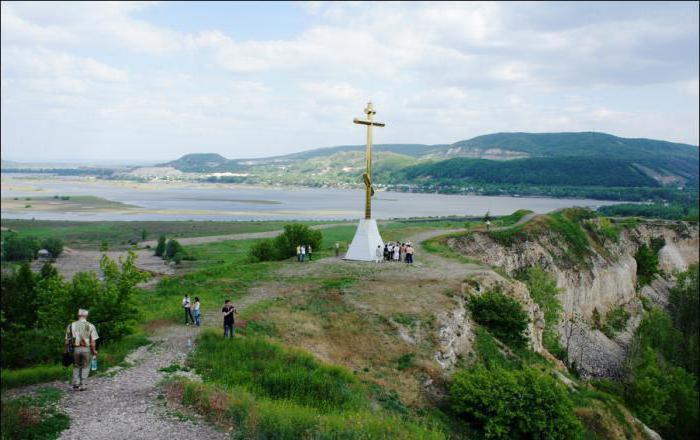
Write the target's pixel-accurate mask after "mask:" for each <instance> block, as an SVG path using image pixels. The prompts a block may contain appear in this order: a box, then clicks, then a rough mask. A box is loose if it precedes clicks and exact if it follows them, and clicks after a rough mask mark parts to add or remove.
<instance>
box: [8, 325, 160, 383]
mask: <svg viewBox="0 0 700 440" xmlns="http://www.w3.org/2000/svg"><path fill="white" fill-rule="evenodd" d="M149 343H150V341H149V339H148V338H147V337H146V335H144V334H143V333H136V334H133V335H128V336H125V337H123V338H122V339H120V340H118V341H115V342H113V343H111V344H107V345H105V346H104V347H98V351H99V355H98V358H97V359H98V361H99V373H104V372H106V371H107V370H108V369H109V368H111V367H114V366H117V365H120V366H124V365H125V364H124V358H126V356H127V355H128V354H129V353H131V352H132V351H133V350H135V349H136V348H138V347H140V346H142V345H147V344H149ZM71 371H72V369H71V367H64V366H63V365H60V364H42V365H35V366H32V367H27V368H20V369H17V370H7V369H2V370H1V371H0V375H1V376H2V389H10V388H16V387H20V386H25V385H33V384H36V383H42V382H51V381H54V380H61V381H66V380H69V379H70V375H71Z"/></svg>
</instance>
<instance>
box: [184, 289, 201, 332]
mask: <svg viewBox="0 0 700 440" xmlns="http://www.w3.org/2000/svg"><path fill="white" fill-rule="evenodd" d="M201 305H202V304H201V302H200V301H199V297H198V296H195V297H194V304H192V302H191V301H190V296H189V295H185V297H184V298H182V307H183V308H184V309H185V325H190V323H189V321H188V319H189V320H190V321H192V324H194V325H195V326H197V327H199V326H200V325H202V312H201V311H200V307H201ZM192 311H194V316H193V314H192Z"/></svg>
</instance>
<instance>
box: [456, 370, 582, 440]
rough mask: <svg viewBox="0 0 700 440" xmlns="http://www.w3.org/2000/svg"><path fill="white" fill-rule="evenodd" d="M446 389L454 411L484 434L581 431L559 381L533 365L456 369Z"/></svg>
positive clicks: (572, 434) (558, 435)
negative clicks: (531, 366)
mask: <svg viewBox="0 0 700 440" xmlns="http://www.w3.org/2000/svg"><path fill="white" fill-rule="evenodd" d="M449 393H450V401H451V407H452V410H453V411H454V412H455V414H456V415H457V416H458V417H459V418H461V419H462V420H464V421H465V422H467V423H468V424H470V425H471V426H472V427H473V428H475V429H478V430H479V431H480V432H481V433H482V434H483V437H485V438H487V439H512V438H537V439H569V438H576V437H577V435H579V434H580V433H581V432H582V427H581V424H580V422H579V421H578V420H577V419H576V417H575V416H574V413H573V403H572V402H571V399H570V398H569V396H568V394H567V392H566V390H565V389H564V388H563V386H562V385H561V384H560V383H559V382H557V381H556V380H555V379H554V378H552V377H551V376H548V375H546V374H545V373H541V372H539V371H537V370H535V369H532V368H524V369H523V370H515V371H511V370H506V369H504V368H501V367H498V366H496V365H493V366H491V367H490V368H486V367H484V366H481V365H479V366H477V367H475V368H473V369H470V370H463V371H459V372H457V373H456V374H455V375H454V376H453V380H452V384H451V385H450V391H449Z"/></svg>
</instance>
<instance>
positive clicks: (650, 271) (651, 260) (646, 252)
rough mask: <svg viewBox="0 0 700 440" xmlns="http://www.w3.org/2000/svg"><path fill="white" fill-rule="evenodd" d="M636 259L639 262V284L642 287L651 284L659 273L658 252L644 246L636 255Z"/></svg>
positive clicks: (640, 247)
mask: <svg viewBox="0 0 700 440" xmlns="http://www.w3.org/2000/svg"><path fill="white" fill-rule="evenodd" d="M634 259H635V260H636V261H637V284H638V285H639V286H640V287H641V286H645V285H647V284H649V283H651V282H652V280H653V279H654V277H655V276H656V274H657V273H659V257H658V255H657V254H656V252H654V250H653V249H651V248H650V247H649V246H647V245H646V244H642V245H641V246H639V249H637V252H636V253H635V254H634Z"/></svg>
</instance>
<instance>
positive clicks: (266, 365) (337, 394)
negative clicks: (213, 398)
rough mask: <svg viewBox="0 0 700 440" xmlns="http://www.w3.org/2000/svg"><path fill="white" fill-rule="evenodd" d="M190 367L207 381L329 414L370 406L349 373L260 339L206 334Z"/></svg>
mask: <svg viewBox="0 0 700 440" xmlns="http://www.w3.org/2000/svg"><path fill="white" fill-rule="evenodd" d="M192 364H193V365H194V367H195V368H196V370H197V372H198V373H200V374H201V375H202V377H203V378H204V379H205V380H208V381H212V382H215V383H217V384H219V385H222V386H224V387H226V388H229V389H232V388H234V387H242V388H244V389H246V391H248V392H250V393H253V394H255V395H258V396H264V397H267V398H270V399H283V400H289V401H292V402H295V403H296V404H299V405H304V406H310V407H314V408H316V409H318V410H320V411H326V412H327V411H333V410H349V409H362V408H368V407H369V401H368V400H367V399H366V398H364V396H363V395H362V393H361V391H360V389H359V388H360V385H359V383H358V381H357V379H355V377H354V376H352V374H351V373H349V372H348V371H347V370H345V369H343V368H341V367H336V366H331V365H327V364H322V363H320V362H319V361H317V360H316V359H315V358H314V357H313V356H311V355H309V354H307V353H304V352H302V351H297V350H292V349H285V348H282V347H281V346H279V345H276V344H272V343H270V342H267V341H266V340H264V339H260V338H249V337H246V338H234V339H233V340H225V339H223V338H221V337H220V336H219V335H218V334H217V333H214V332H213V331H209V332H205V333H204V334H203V335H202V336H201V337H200V339H199V343H198V345H197V349H196V350H195V353H194V355H193V357H192Z"/></svg>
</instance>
